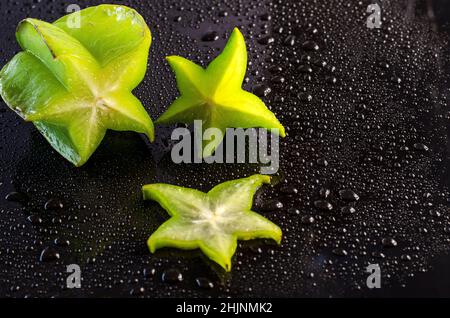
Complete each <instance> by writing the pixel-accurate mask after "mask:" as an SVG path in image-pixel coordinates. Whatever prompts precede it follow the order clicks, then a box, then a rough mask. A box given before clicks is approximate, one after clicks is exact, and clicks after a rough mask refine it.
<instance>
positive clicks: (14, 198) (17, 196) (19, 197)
mask: <svg viewBox="0 0 450 318" xmlns="http://www.w3.org/2000/svg"><path fill="white" fill-rule="evenodd" d="M5 199H6V200H8V201H11V202H18V203H22V204H23V203H27V202H28V200H29V198H28V196H27V195H26V194H25V193H22V192H16V191H13V192H10V193H8V194H7V195H6V197H5Z"/></svg>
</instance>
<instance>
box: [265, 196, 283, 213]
mask: <svg viewBox="0 0 450 318" xmlns="http://www.w3.org/2000/svg"><path fill="white" fill-rule="evenodd" d="M282 208H283V203H282V202H281V201H279V200H277V199H272V200H268V201H266V202H264V203H263V204H262V205H261V210H262V211H266V212H269V211H276V210H281V209H282Z"/></svg>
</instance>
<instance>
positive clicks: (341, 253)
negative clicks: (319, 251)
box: [332, 247, 348, 256]
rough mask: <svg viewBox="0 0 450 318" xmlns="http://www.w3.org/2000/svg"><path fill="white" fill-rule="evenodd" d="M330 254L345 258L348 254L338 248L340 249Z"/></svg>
mask: <svg viewBox="0 0 450 318" xmlns="http://www.w3.org/2000/svg"><path fill="white" fill-rule="evenodd" d="M332 252H333V254H334V255H336V256H347V255H348V252H347V251H346V250H345V249H343V248H340V247H338V248H335V249H333V251H332Z"/></svg>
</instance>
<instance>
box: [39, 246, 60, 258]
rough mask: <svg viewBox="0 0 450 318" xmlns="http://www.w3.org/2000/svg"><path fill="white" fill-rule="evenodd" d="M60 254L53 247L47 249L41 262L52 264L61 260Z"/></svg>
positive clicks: (42, 253)
mask: <svg viewBox="0 0 450 318" xmlns="http://www.w3.org/2000/svg"><path fill="white" fill-rule="evenodd" d="M59 257H60V256H59V253H58V252H57V251H56V250H55V249H54V248H52V247H50V246H49V247H46V248H45V249H44V250H43V251H42V252H41V256H40V257H39V260H40V261H41V262H51V261H56V260H58V259H59Z"/></svg>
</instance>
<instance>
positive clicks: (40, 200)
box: [0, 0, 450, 297]
mask: <svg viewBox="0 0 450 318" xmlns="http://www.w3.org/2000/svg"><path fill="white" fill-rule="evenodd" d="M70 3H71V2H64V1H45V0H42V1H36V0H35V1H3V2H1V4H0V12H3V13H4V14H3V15H2V17H1V18H0V28H1V30H2V32H1V34H0V37H1V43H2V46H1V48H0V53H1V54H0V61H1V65H4V64H5V63H6V62H7V61H8V60H9V59H10V58H12V56H13V55H14V54H15V53H16V52H17V51H18V45H17V44H16V42H15V39H14V31H15V27H16V25H17V23H18V22H19V21H20V19H22V18H25V17H28V16H31V17H35V18H40V19H44V20H49V21H51V20H54V19H56V18H58V17H60V16H61V15H63V14H64V12H65V8H66V6H67V5H68V4H70ZM88 3H89V4H95V3H97V2H95V1H86V2H83V7H85V6H87V5H88ZM120 3H122V4H127V5H130V6H132V7H134V8H135V9H137V10H138V11H139V12H140V13H141V14H142V15H143V16H144V17H145V19H146V21H147V22H148V24H149V26H150V28H151V30H152V33H153V37H154V41H153V44H152V47H151V55H150V59H149V69H148V73H147V76H146V79H145V80H144V82H143V83H142V84H141V85H140V86H139V88H138V89H137V90H136V94H137V95H138V96H139V97H140V98H141V100H142V101H143V103H144V105H145V107H146V108H147V110H148V111H149V113H150V114H151V116H152V118H153V119H155V118H157V116H158V115H160V114H161V113H162V112H163V111H164V110H165V109H166V107H167V106H168V105H169V104H170V103H171V101H172V100H173V99H174V98H175V97H176V96H177V91H176V86H175V81H174V78H173V75H172V73H171V71H170V69H169V67H168V65H167V64H166V63H165V61H164V57H165V56H166V55H172V54H177V55H182V56H185V57H188V58H190V59H192V60H194V61H196V62H198V63H201V64H203V65H206V64H207V63H208V62H209V61H210V60H211V59H212V57H214V56H215V55H216V54H217V53H218V51H219V50H220V49H221V48H222V47H223V45H224V43H225V39H226V36H227V35H228V34H229V33H230V32H231V30H232V28H233V27H234V26H238V27H239V28H240V29H241V30H242V32H243V33H244V35H245V37H246V40H247V45H248V47H249V61H250V65H249V69H248V73H247V76H248V81H247V82H246V84H245V87H246V89H248V90H254V91H256V92H261V94H266V93H267V94H266V96H265V97H263V99H264V100H265V102H266V103H267V104H268V105H269V106H270V107H271V109H272V110H273V111H274V112H275V113H276V114H277V116H278V117H279V119H280V120H281V121H282V123H283V124H284V125H285V126H286V127H287V129H288V137H287V138H286V139H285V140H283V143H282V145H281V152H282V155H281V158H280V160H281V163H280V165H281V168H280V171H279V174H278V176H277V177H276V178H274V179H275V181H274V184H273V186H271V187H266V188H265V189H264V190H263V191H262V192H261V194H260V195H259V196H258V197H257V199H256V202H255V209H256V210H257V211H260V212H261V213H262V214H264V215H265V216H266V217H268V218H269V219H271V220H273V221H274V222H276V223H277V224H279V225H280V226H281V228H282V229H283V232H284V240H283V243H282V245H281V247H277V246H274V245H272V244H270V242H260V241H255V242H246V243H243V244H240V245H239V248H238V252H237V253H236V256H235V258H234V260H233V271H232V272H231V273H230V274H225V273H223V271H222V270H221V269H219V268H218V267H217V266H215V265H214V264H212V263H210V262H208V261H207V260H206V259H205V257H203V256H202V255H201V254H200V253H199V252H197V251H195V252H181V251H176V250H163V251H160V252H158V253H157V254H155V255H151V254H150V252H149V251H148V249H147V247H146V245H145V242H146V240H147V238H148V237H149V235H150V234H151V233H152V232H153V231H154V230H155V229H156V228H157V227H158V226H159V225H160V224H161V223H162V222H163V221H164V220H165V219H166V215H165V212H164V211H163V210H162V209H161V208H159V207H158V206H157V205H156V204H153V203H144V202H143V201H142V200H141V193H140V188H141V186H142V185H143V184H146V183H152V182H167V183H172V184H177V185H184V186H190V187H195V188H198V189H201V190H208V189H209V188H211V187H212V186H214V185H215V184H217V183H219V182H222V181H225V180H230V179H234V178H238V177H245V176H248V175H250V174H253V173H256V172H258V171H259V168H258V167H257V166H254V165H253V166H252V165H242V164H241V165H206V164H202V165H176V164H174V163H172V162H171V159H170V146H169V142H168V137H169V136H170V132H171V127H165V128H164V127H158V128H157V130H156V134H157V141H156V143H154V144H152V145H148V144H147V143H146V142H145V141H144V139H143V138H141V137H140V136H138V135H136V134H133V133H114V132H109V133H108V134H107V136H106V138H105V140H104V141H103V142H102V144H101V146H100V147H99V149H98V150H97V152H96V153H95V154H94V155H93V156H92V158H91V159H90V161H89V162H88V163H87V164H86V165H85V166H83V167H82V168H74V167H73V166H71V165H70V164H69V163H68V162H65V161H64V160H63V159H62V158H61V157H60V156H59V155H58V154H56V153H55V151H53V150H52V149H51V147H50V146H49V145H48V144H47V143H46V141H45V140H44V138H43V137H42V136H40V135H39V133H38V132H37V131H36V130H35V129H34V128H33V126H32V125H31V124H27V123H23V122H22V121H21V120H20V119H19V117H18V116H16V115H15V114H14V113H13V112H12V111H10V110H9V109H8V108H7V106H6V105H5V104H4V103H1V104H0V132H1V143H0V161H1V162H2V164H1V167H0V173H1V175H0V281H1V282H2V283H1V284H0V295H1V296H13V297H25V296H37V297H43V296H57V297H66V296H87V297H89V296H129V295H132V296H134V297H135V296H140V297H141V296H143V297H146V296H148V297H171V296H186V297H191V296H246V297H247V296H285V297H292V296H306V297H311V296H313V297H314V296H323V297H339V296H366V297H371V296H447V297H449V296H450V284H449V283H448V282H449V281H450V277H449V276H450V269H449V268H450V257H449V256H448V251H449V249H450V209H449V198H450V197H449V193H448V190H449V176H450V172H449V170H450V169H449V163H450V159H449V158H450V148H449V144H448V140H449V134H450V132H449V122H450V112H449V111H450V109H449V106H448V95H449V89H448V87H449V85H448V75H449V68H448V66H449V63H448V25H447V23H448V16H449V12H450V6H449V5H448V4H447V2H446V1H406V0H405V1H380V3H381V7H382V17H383V18H384V21H383V26H382V28H381V29H368V28H367V27H366V17H367V16H368V14H367V13H366V8H367V6H368V4H370V3H371V1H344V0H341V1H340V0H335V1H301V2H299V1H294V0H293V1H264V2H261V1H244V0H241V1H238V0H232V1H200V3H199V2H198V1H156V0H155V1H145V2H144V1H120ZM433 15H434V17H433ZM269 88H270V89H269ZM355 195H357V197H358V200H356V196H355ZM277 202H281V203H282V208H279V207H280V205H279V204H277ZM270 206H273V207H274V208H270ZM272 209H275V210H274V211H271V210H272ZM266 243H267V244H266ZM73 263H76V264H79V265H80V267H81V269H82V278H83V281H82V288H81V289H79V290H68V289H66V287H65V286H66V277H67V275H68V274H67V273H66V266H67V265H69V264H73ZM369 263H377V264H379V265H380V267H381V271H382V288H381V289H379V290H376V291H372V290H369V289H368V288H367V287H366V277H367V275H368V274H367V273H366V272H365V268H366V266H367V265H368V264H369Z"/></svg>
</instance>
